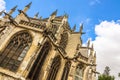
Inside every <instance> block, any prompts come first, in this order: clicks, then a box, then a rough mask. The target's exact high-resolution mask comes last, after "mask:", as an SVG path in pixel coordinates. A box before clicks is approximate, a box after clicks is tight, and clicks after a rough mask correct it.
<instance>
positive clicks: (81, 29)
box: [79, 24, 85, 34]
mask: <svg viewBox="0 0 120 80" xmlns="http://www.w3.org/2000/svg"><path fill="white" fill-rule="evenodd" d="M82 31H83V24H81V25H80V31H79V32H80V34H85V32H82Z"/></svg>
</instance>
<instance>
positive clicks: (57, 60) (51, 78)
mask: <svg viewBox="0 0 120 80" xmlns="http://www.w3.org/2000/svg"><path fill="white" fill-rule="evenodd" d="M60 64H61V58H60V56H56V57H55V58H54V59H53V62H52V64H51V68H50V71H49V74H48V77H47V80H55V78H56V76H57V72H58V70H59V68H60Z"/></svg>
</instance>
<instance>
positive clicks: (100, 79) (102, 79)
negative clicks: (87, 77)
mask: <svg viewBox="0 0 120 80" xmlns="http://www.w3.org/2000/svg"><path fill="white" fill-rule="evenodd" d="M114 79H115V78H114V76H107V75H104V74H103V75H100V76H98V80H114Z"/></svg>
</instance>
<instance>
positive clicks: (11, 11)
mask: <svg viewBox="0 0 120 80" xmlns="http://www.w3.org/2000/svg"><path fill="white" fill-rule="evenodd" d="M16 8H17V5H16V6H15V7H13V8H12V9H11V10H10V12H9V13H8V14H9V15H12V13H13V12H14V11H15V10H16Z"/></svg>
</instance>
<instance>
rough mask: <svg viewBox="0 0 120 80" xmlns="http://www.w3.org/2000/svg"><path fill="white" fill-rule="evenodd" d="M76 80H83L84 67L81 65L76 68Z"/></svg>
mask: <svg viewBox="0 0 120 80" xmlns="http://www.w3.org/2000/svg"><path fill="white" fill-rule="evenodd" d="M75 80H83V65H82V64H79V65H78V66H77V67H76V73H75Z"/></svg>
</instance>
